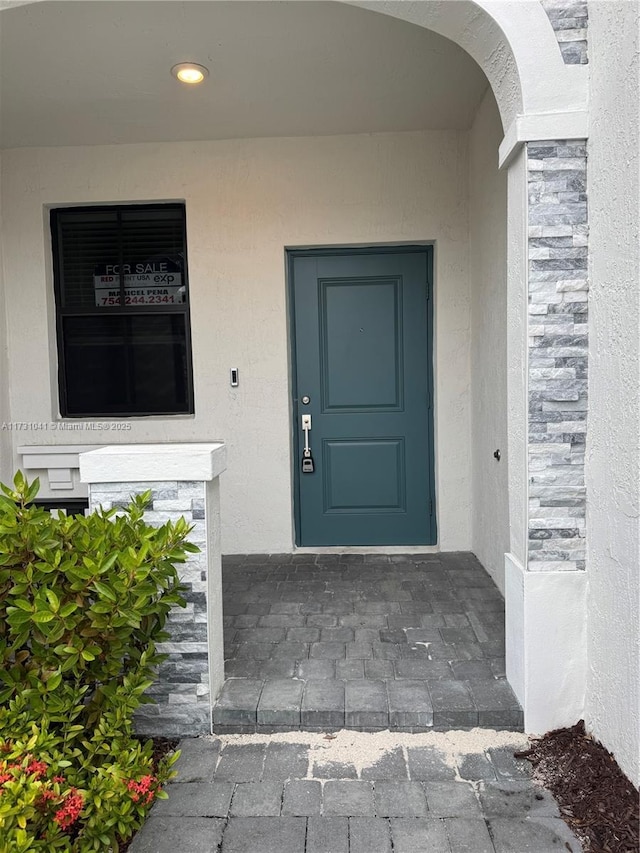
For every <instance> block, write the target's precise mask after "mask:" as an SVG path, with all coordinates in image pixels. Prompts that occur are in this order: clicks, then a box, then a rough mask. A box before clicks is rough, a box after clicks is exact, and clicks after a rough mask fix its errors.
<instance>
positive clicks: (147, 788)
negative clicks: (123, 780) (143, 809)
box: [127, 776, 158, 806]
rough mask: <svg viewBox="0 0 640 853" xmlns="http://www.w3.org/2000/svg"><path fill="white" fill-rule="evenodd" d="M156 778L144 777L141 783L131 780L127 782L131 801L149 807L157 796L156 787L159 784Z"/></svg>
mask: <svg viewBox="0 0 640 853" xmlns="http://www.w3.org/2000/svg"><path fill="white" fill-rule="evenodd" d="M157 781H158V780H157V779H156V777H155V776H143V777H142V779H140V781H139V782H136V781H135V780H134V779H130V780H129V782H127V788H128V789H129V791H131V799H132V800H133V802H134V803H140V802H141V803H143V804H144V805H146V806H148V805H149V803H150V802H152V800H153V798H154V796H155V785H156V783H157Z"/></svg>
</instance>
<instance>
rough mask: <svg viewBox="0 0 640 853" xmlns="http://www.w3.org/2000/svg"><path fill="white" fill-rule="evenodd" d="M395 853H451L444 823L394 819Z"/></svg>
mask: <svg viewBox="0 0 640 853" xmlns="http://www.w3.org/2000/svg"><path fill="white" fill-rule="evenodd" d="M391 839H392V843H393V851H394V853H451V847H450V846H449V841H448V839H447V832H446V829H445V825H444V821H441V820H431V819H429V818H424V817H419V818H403V817H401V818H394V819H393V820H392V821H391Z"/></svg>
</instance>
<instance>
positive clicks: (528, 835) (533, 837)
mask: <svg viewBox="0 0 640 853" xmlns="http://www.w3.org/2000/svg"><path fill="white" fill-rule="evenodd" d="M489 826H490V829H491V835H492V837H493V844H494V847H495V851H496V853H565V851H567V850H568V851H570V853H580V851H581V850H582V846H581V844H580V842H579V841H578V840H577V838H576V837H575V835H574V834H573V833H572V832H571V830H570V829H569V827H568V826H567V824H566V823H565V822H564V821H563V820H560V819H559V818H536V819H535V820H533V819H531V818H528V819H520V820H515V819H511V820H510V819H508V818H490V820H489Z"/></svg>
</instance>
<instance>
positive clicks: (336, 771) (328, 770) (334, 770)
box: [313, 757, 358, 779]
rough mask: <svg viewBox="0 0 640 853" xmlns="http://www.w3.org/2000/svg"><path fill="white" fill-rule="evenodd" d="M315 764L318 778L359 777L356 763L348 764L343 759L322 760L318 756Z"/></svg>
mask: <svg viewBox="0 0 640 853" xmlns="http://www.w3.org/2000/svg"><path fill="white" fill-rule="evenodd" d="M315 761H316V763H315V764H314V766H313V775H314V776H315V777H316V779H357V778H358V771H357V770H356V768H355V764H347V763H343V762H341V761H320V760H319V759H318V757H316V759H315Z"/></svg>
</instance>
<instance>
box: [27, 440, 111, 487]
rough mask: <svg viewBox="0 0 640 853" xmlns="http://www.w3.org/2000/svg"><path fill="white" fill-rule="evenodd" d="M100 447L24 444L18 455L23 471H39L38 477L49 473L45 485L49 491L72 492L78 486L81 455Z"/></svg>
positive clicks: (91, 445) (93, 445) (95, 445)
mask: <svg viewBox="0 0 640 853" xmlns="http://www.w3.org/2000/svg"><path fill="white" fill-rule="evenodd" d="M99 447H100V445H99V444H31V445H29V444H24V445H20V447H18V455H19V456H21V457H22V465H21V467H22V470H23V471H37V472H38V475H40V473H41V472H44V471H46V472H47V473H46V477H47V479H46V483H44V485H45V488H46V487H47V486H48V489H49V491H51V492H54V491H55V492H57V491H72V490H73V489H74V488H75V487H76V484H77V478H78V475H77V470H78V460H79V457H80V454H81V453H87V452H88V451H91V450H97V448H99ZM74 472H75V473H74Z"/></svg>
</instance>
